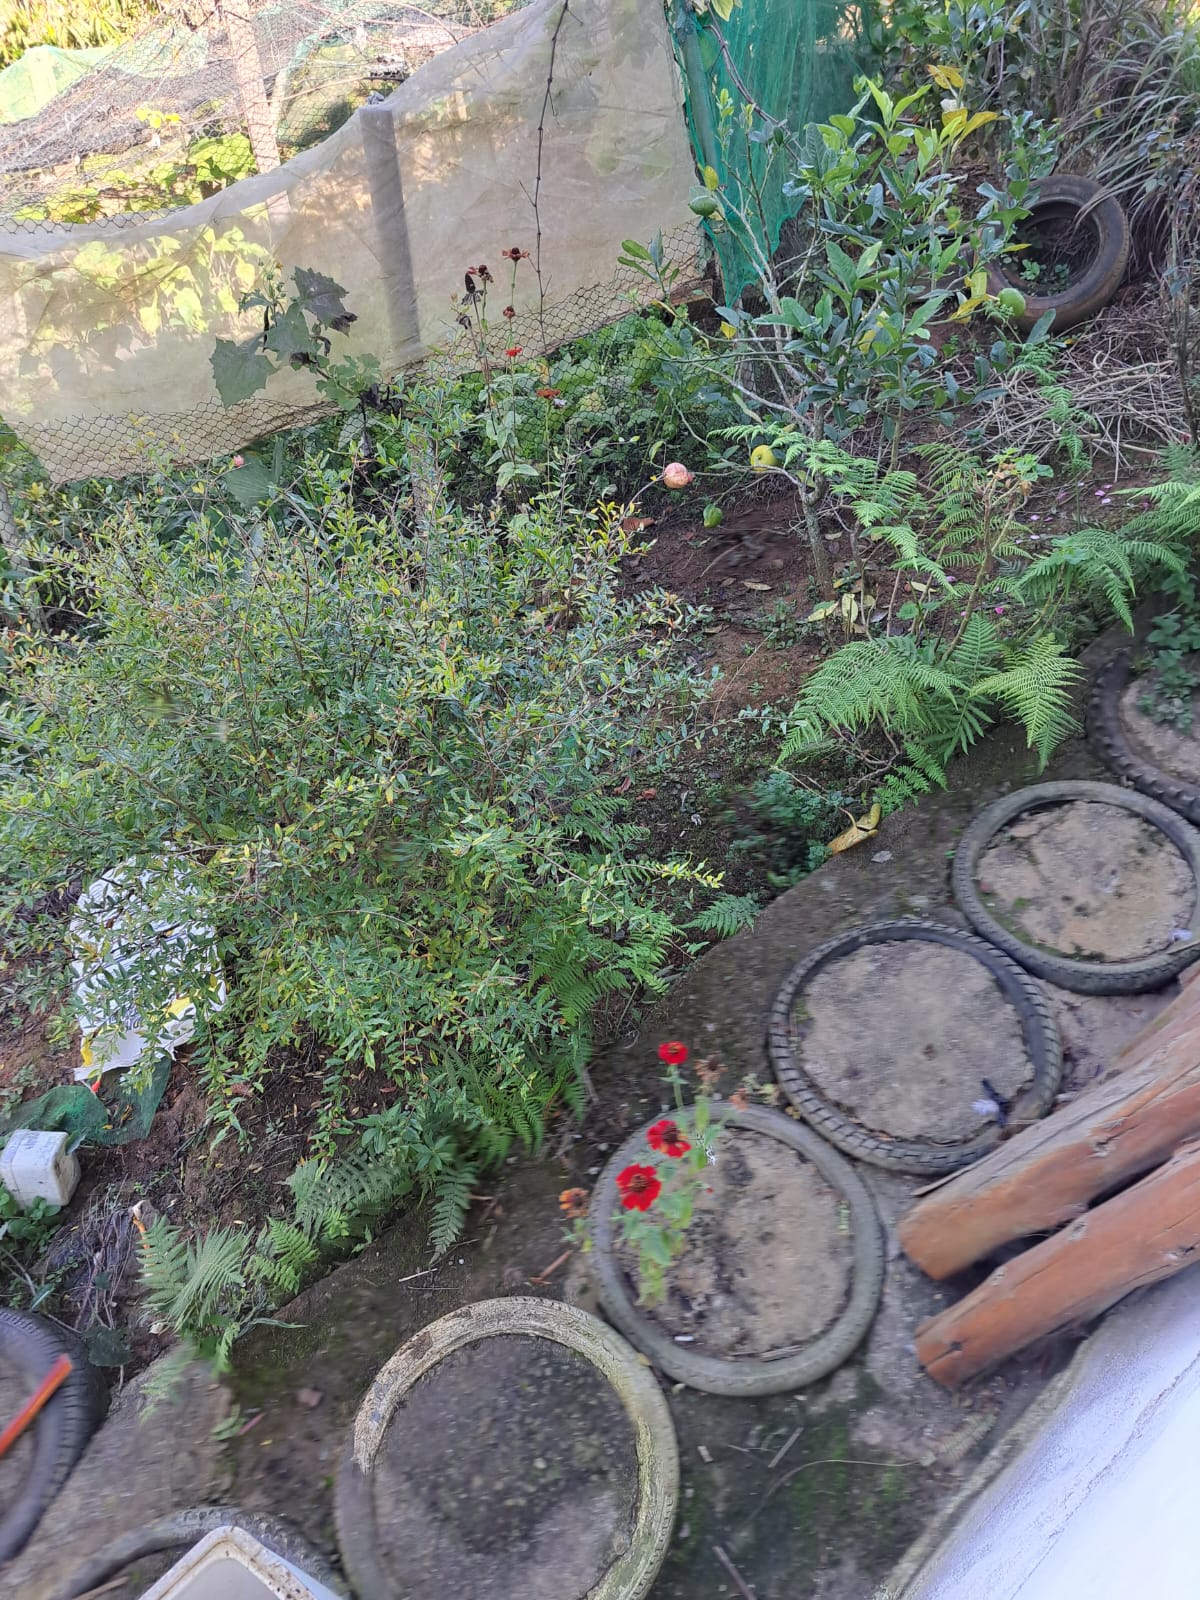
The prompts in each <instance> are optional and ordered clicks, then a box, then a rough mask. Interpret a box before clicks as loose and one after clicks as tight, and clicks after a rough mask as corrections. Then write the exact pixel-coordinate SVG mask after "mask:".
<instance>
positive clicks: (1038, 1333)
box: [916, 1141, 1200, 1389]
mask: <svg viewBox="0 0 1200 1600" xmlns="http://www.w3.org/2000/svg"><path fill="white" fill-rule="evenodd" d="M1197 1260H1200V1141H1194V1142H1192V1143H1190V1144H1187V1145H1184V1146H1183V1148H1182V1149H1180V1150H1179V1151H1178V1152H1177V1153H1176V1154H1175V1155H1174V1156H1172V1158H1171V1160H1170V1161H1168V1162H1167V1164H1166V1165H1165V1166H1162V1167H1159V1168H1157V1169H1156V1170H1155V1171H1154V1172H1152V1173H1151V1174H1150V1175H1149V1177H1146V1178H1143V1179H1142V1181H1141V1182H1140V1183H1136V1184H1134V1185H1133V1186H1132V1187H1131V1188H1129V1189H1126V1190H1124V1191H1123V1192H1122V1193H1121V1194H1119V1195H1116V1196H1115V1197H1114V1198H1113V1199H1111V1200H1106V1201H1105V1202H1104V1204H1103V1205H1101V1206H1097V1207H1096V1209H1095V1210H1094V1211H1089V1212H1088V1214H1087V1215H1086V1216H1084V1217H1080V1218H1079V1219H1078V1221H1076V1222H1073V1223H1071V1225H1070V1226H1069V1227H1066V1228H1064V1229H1062V1231H1061V1232H1060V1233H1056V1234H1055V1235H1054V1237H1053V1238H1051V1239H1045V1240H1043V1242H1042V1243H1041V1244H1038V1245H1034V1247H1033V1249H1032V1250H1026V1251H1025V1253H1024V1255H1020V1256H1016V1257H1015V1258H1014V1259H1013V1260H1012V1261H1006V1262H1005V1263H1004V1265H1003V1266H1001V1267H997V1268H996V1270H995V1272H993V1273H992V1275H991V1277H990V1278H988V1279H987V1281H986V1282H984V1283H981V1284H980V1286H979V1287H978V1289H974V1290H972V1292H971V1293H970V1294H969V1295H966V1296H965V1297H964V1298H963V1299H962V1300H960V1301H959V1302H958V1304H957V1305H953V1306H950V1307H949V1308H948V1309H947V1310H945V1311H942V1312H939V1313H938V1315H937V1316H936V1317H931V1318H930V1319H929V1321H928V1322H924V1323H922V1324H921V1326H920V1327H919V1328H918V1329H917V1342H916V1349H917V1359H918V1360H919V1361H920V1363H921V1365H922V1366H923V1367H924V1368H925V1370H926V1372H928V1373H929V1375H930V1377H932V1378H936V1379H937V1381H938V1382H939V1383H940V1384H943V1385H944V1386H945V1387H946V1388H947V1389H957V1388H958V1386H959V1385H960V1384H962V1383H965V1382H966V1380H967V1379H968V1378H973V1377H974V1376H975V1375H976V1374H977V1373H980V1372H986V1371H987V1369H988V1368H989V1367H994V1366H996V1365H997V1363H998V1362H1001V1361H1003V1360H1005V1358H1006V1357H1008V1356H1011V1355H1013V1354H1015V1352H1016V1351H1018V1350H1020V1349H1022V1348H1023V1347H1024V1346H1025V1345H1027V1344H1029V1343H1030V1342H1031V1341H1032V1340H1034V1339H1040V1338H1042V1337H1043V1336H1044V1335H1045V1334H1048V1333H1054V1332H1056V1331H1058V1330H1059V1329H1062V1328H1069V1327H1072V1326H1074V1325H1076V1324H1079V1323H1083V1322H1087V1321H1089V1320H1090V1319H1091V1318H1093V1317H1096V1316H1099V1314H1100V1313H1101V1312H1102V1311H1106V1310H1107V1309H1108V1307H1109V1306H1111V1305H1114V1304H1115V1303H1116V1302H1117V1301H1118V1300H1120V1299H1123V1298H1124V1296H1125V1295H1127V1294H1130V1293H1132V1291H1133V1290H1134V1289H1139V1288H1141V1287H1142V1286H1143V1285H1144V1284H1148V1283H1157V1282H1158V1280H1159V1279H1160V1278H1169V1277H1170V1276H1171V1275H1172V1274H1173V1273H1176V1272H1181V1271H1182V1270H1183V1268H1184V1267H1187V1266H1190V1265H1191V1264H1192V1263H1193V1262H1194V1261H1197Z"/></svg>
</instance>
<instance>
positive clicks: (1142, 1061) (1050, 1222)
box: [897, 969, 1200, 1278]
mask: <svg viewBox="0 0 1200 1600" xmlns="http://www.w3.org/2000/svg"><path fill="white" fill-rule="evenodd" d="M1196 971H1197V969H1193V972H1196ZM1194 1135H1200V981H1197V978H1196V977H1193V978H1191V979H1190V980H1189V981H1188V982H1187V983H1185V985H1184V987H1183V990H1182V992H1181V993H1180V994H1179V995H1177V996H1176V997H1175V999H1174V1000H1172V1001H1171V1003H1170V1005H1168V1006H1166V1007H1165V1008H1164V1009H1163V1010H1162V1011H1160V1012H1159V1014H1158V1016H1157V1017H1155V1019H1154V1020H1153V1022H1151V1023H1150V1024H1149V1026H1148V1027H1145V1028H1143V1029H1142V1030H1141V1032H1140V1033H1138V1034H1137V1035H1136V1036H1135V1037H1134V1038H1133V1039H1131V1040H1130V1042H1129V1043H1128V1044H1127V1045H1126V1046H1125V1048H1124V1050H1122V1051H1121V1052H1120V1054H1119V1055H1118V1056H1117V1057H1116V1059H1115V1060H1114V1061H1113V1063H1112V1066H1111V1069H1110V1073H1109V1074H1108V1075H1106V1076H1105V1077H1104V1078H1103V1079H1102V1080H1100V1081H1099V1082H1097V1083H1094V1084H1092V1085H1091V1086H1090V1087H1089V1088H1087V1089H1085V1090H1084V1091H1083V1093H1082V1094H1081V1095H1079V1096H1078V1098H1077V1099H1075V1100H1074V1101H1072V1102H1071V1104H1070V1105H1068V1106H1063V1107H1061V1108H1060V1109H1059V1110H1058V1111H1056V1112H1055V1113H1054V1115H1053V1116H1051V1117H1048V1118H1047V1119H1046V1120H1045V1121H1043V1122H1037V1123H1034V1124H1033V1125H1032V1126H1031V1127H1028V1128H1024V1129H1022V1130H1021V1132H1019V1133H1017V1134H1015V1135H1014V1136H1013V1137H1012V1138H1011V1139H1009V1140H1008V1141H1007V1142H1006V1143H1005V1144H1002V1145H999V1146H998V1147H997V1148H996V1149H995V1150H993V1151H992V1152H991V1153H990V1154H989V1155H987V1156H985V1157H984V1158H983V1160H982V1161H979V1162H976V1164H975V1165H974V1166H973V1167H970V1168H968V1170H967V1171H965V1172H963V1173H960V1174H959V1175H958V1176H957V1177H956V1178H953V1179H951V1181H950V1182H949V1183H947V1184H944V1185H942V1187H941V1188H939V1189H937V1190H936V1191H935V1192H934V1193H933V1194H931V1195H929V1196H928V1197H927V1198H926V1199H924V1200H922V1201H921V1202H920V1204H919V1205H917V1206H915V1207H914V1208H913V1210H912V1211H910V1212H909V1213H908V1215H907V1216H906V1217H904V1218H903V1219H902V1220H901V1222H900V1225H899V1228H898V1230H897V1232H898V1235H899V1239H900V1246H901V1248H902V1249H903V1251H904V1253H905V1254H906V1255H907V1256H908V1258H909V1259H910V1260H911V1261H913V1262H915V1264H916V1265H917V1266H918V1267H920V1269H921V1271H922V1272H925V1273H928V1275H929V1276H930V1277H931V1278H948V1277H950V1276H951V1274H953V1273H955V1272H961V1271H962V1269H963V1268H964V1267H967V1266H970V1264H971V1263H972V1262H973V1261H979V1260H981V1259H982V1258H983V1257H985V1256H987V1255H990V1254H991V1252H992V1251H993V1250H995V1249H996V1248H997V1247H998V1246H999V1245H1002V1244H1008V1243H1010V1242H1011V1241H1012V1240H1014V1239H1024V1238H1028V1236H1029V1235H1030V1234H1034V1233H1044V1232H1046V1231H1047V1230H1048V1229H1051V1228H1056V1227H1058V1226H1059V1224H1060V1223H1063V1222H1068V1221H1070V1219H1071V1218H1072V1217H1077V1216H1079V1215H1081V1214H1082V1213H1083V1212H1084V1211H1085V1210H1086V1209H1087V1207H1088V1205H1089V1203H1090V1202H1092V1201H1094V1200H1096V1199H1098V1198H1099V1197H1100V1196H1101V1195H1104V1194H1108V1193H1110V1192H1111V1191H1112V1190H1113V1189H1116V1188H1118V1187H1119V1186H1120V1185H1121V1184H1123V1183H1128V1182H1129V1181H1130V1179H1132V1178H1136V1177H1138V1176H1140V1174H1141V1173H1143V1172H1148V1171H1150V1169H1151V1168H1152V1167H1155V1166H1157V1165H1158V1164H1159V1163H1160V1162H1162V1161H1165V1160H1166V1159H1167V1157H1168V1156H1169V1155H1170V1154H1171V1152H1172V1150H1174V1149H1175V1148H1176V1146H1177V1145H1179V1144H1180V1143H1182V1141H1183V1140H1185V1139H1188V1138H1191V1137H1192V1136H1194Z"/></svg>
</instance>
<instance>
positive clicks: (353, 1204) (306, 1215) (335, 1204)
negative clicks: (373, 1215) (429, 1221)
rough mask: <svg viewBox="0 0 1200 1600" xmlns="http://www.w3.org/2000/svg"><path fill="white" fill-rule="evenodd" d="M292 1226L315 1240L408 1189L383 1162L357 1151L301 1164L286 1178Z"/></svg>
mask: <svg viewBox="0 0 1200 1600" xmlns="http://www.w3.org/2000/svg"><path fill="white" fill-rule="evenodd" d="M288 1187H289V1188H290V1189H291V1191H292V1198H293V1200H294V1202H295V1207H296V1212H295V1215H296V1226H297V1227H298V1228H300V1229H301V1230H303V1232H304V1233H305V1234H307V1235H308V1236H309V1237H310V1238H313V1239H319V1238H320V1237H321V1236H322V1235H323V1234H325V1233H327V1232H329V1230H330V1229H331V1228H338V1227H342V1226H344V1225H345V1223H346V1222H347V1221H348V1220H350V1219H353V1218H354V1217H358V1216H361V1215H363V1213H365V1212H368V1211H374V1210H378V1209H380V1208H381V1207H383V1206H385V1205H387V1204H388V1203H389V1202H390V1201H392V1200H394V1199H396V1198H397V1196H398V1194H399V1193H400V1192H402V1191H403V1190H405V1189H407V1188H409V1187H411V1180H410V1179H409V1178H408V1177H407V1175H405V1176H404V1177H403V1178H401V1177H399V1176H398V1174H397V1173H396V1171H395V1169H394V1168H393V1167H392V1166H391V1165H390V1163H388V1162H386V1161H381V1160H379V1159H378V1158H372V1157H371V1156H369V1155H366V1154H365V1153H363V1152H361V1151H359V1152H351V1153H350V1154H348V1155H341V1156H338V1157H336V1158H335V1159H333V1160H330V1161H317V1160H311V1161H302V1162H301V1163H300V1165H299V1166H298V1167H297V1168H296V1170H295V1172H293V1173H292V1175H291V1177H290V1178H289V1179H288Z"/></svg>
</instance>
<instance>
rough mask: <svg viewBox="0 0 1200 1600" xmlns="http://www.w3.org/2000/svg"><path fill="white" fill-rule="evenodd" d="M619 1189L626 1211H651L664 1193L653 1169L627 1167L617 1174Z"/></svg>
mask: <svg viewBox="0 0 1200 1600" xmlns="http://www.w3.org/2000/svg"><path fill="white" fill-rule="evenodd" d="M617 1189H618V1190H619V1192H620V1195H621V1204H622V1205H623V1206H624V1207H625V1209H626V1211H649V1209H650V1207H651V1206H652V1205H653V1204H654V1202H655V1200H657V1198H658V1196H659V1195H660V1194H661V1193H662V1184H661V1182H660V1181H659V1176H658V1173H657V1172H655V1170H654V1168H653V1167H639V1166H632V1167H626V1168H625V1170H624V1172H618V1173H617Z"/></svg>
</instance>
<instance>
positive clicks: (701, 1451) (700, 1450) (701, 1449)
mask: <svg viewBox="0 0 1200 1600" xmlns="http://www.w3.org/2000/svg"><path fill="white" fill-rule="evenodd" d="M696 1453H697V1455H698V1456H699V1457H700V1459H701V1461H703V1462H705V1463H706V1464H708V1465H711V1464H712V1452H711V1451H710V1450H709V1448H708V1446H707V1445H705V1444H698V1445H697V1446H696Z"/></svg>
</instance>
